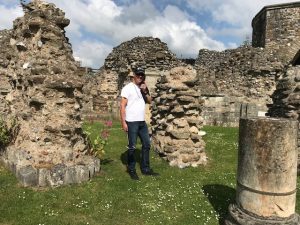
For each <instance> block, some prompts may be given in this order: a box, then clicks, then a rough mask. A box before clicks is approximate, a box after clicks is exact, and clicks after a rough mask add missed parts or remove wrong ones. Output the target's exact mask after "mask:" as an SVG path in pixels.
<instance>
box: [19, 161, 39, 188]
mask: <svg viewBox="0 0 300 225" xmlns="http://www.w3.org/2000/svg"><path fill="white" fill-rule="evenodd" d="M16 176H17V179H18V180H19V181H20V182H21V184H22V185H23V186H24V187H30V186H37V185H38V172H37V169H35V168H34V167H32V166H31V165H28V166H22V167H20V168H17V170H16Z"/></svg>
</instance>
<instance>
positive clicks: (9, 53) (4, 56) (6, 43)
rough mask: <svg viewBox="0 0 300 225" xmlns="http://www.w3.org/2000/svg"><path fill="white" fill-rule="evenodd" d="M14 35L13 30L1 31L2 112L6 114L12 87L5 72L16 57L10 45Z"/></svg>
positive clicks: (0, 105)
mask: <svg viewBox="0 0 300 225" xmlns="http://www.w3.org/2000/svg"><path fill="white" fill-rule="evenodd" d="M11 35H12V31H11V30H2V31H0V46H1V48H0V112H3V113H5V114H7V113H8V106H7V102H6V101H5V97H6V95H7V94H8V93H10V92H11V90H12V87H11V85H10V82H9V78H8V77H7V76H3V75H1V74H5V73H6V72H5V71H6V69H7V67H8V66H9V63H10V60H11V59H12V58H13V57H14V51H13V49H12V47H11V45H10V38H11Z"/></svg>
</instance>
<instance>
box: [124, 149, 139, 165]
mask: <svg viewBox="0 0 300 225" xmlns="http://www.w3.org/2000/svg"><path fill="white" fill-rule="evenodd" d="M120 158H121V161H122V163H123V164H124V165H126V166H127V150H125V151H124V152H123V153H122V154H121V157H120ZM134 158H135V161H136V163H137V164H140V161H141V150H140V149H138V148H137V149H135V152H134Z"/></svg>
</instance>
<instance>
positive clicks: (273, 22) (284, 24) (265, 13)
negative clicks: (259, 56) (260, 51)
mask: <svg viewBox="0 0 300 225" xmlns="http://www.w3.org/2000/svg"><path fill="white" fill-rule="evenodd" d="M299 20H300V2H292V3H287V4H278V5H270V6H266V7H264V8H263V9H262V10H261V11H260V12H259V13H258V14H257V15H256V16H255V17H254V19H253V21H252V27H253V34H252V45H253V46H254V47H264V48H266V49H272V50H274V51H276V57H278V58H280V59H281V60H282V61H283V62H285V63H287V62H289V61H290V60H291V59H292V58H293V57H294V55H295V54H296V52H297V51H298V49H299V48H300V23H299Z"/></svg>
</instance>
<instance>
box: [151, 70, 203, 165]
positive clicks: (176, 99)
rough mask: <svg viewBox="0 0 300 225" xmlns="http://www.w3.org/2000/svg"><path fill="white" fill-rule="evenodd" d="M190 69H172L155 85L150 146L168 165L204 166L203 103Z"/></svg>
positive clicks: (195, 79)
mask: <svg viewBox="0 0 300 225" xmlns="http://www.w3.org/2000/svg"><path fill="white" fill-rule="evenodd" d="M196 83H197V75H196V71H195V70H194V69H193V68H192V67H191V66H187V67H175V68H173V69H171V70H170V72H169V73H167V74H165V75H164V76H162V77H161V78H160V79H159V80H158V83H157V84H156V93H155V94H154V95H153V103H152V121H151V124H152V143H153V146H154V148H155V150H156V151H157V152H158V153H159V154H160V155H161V156H162V157H163V158H164V159H166V160H167V161H169V163H170V165H171V166H178V167H179V168H184V167H188V166H193V167H197V166H198V165H202V164H206V162H207V158H206V154H205V151H204V147H205V143H204V141H203V140H202V135H203V134H204V132H203V131H201V128H202V123H203V118H202V117H201V111H202V107H203V100H201V99H200V93H199V92H198V91H197V90H196Z"/></svg>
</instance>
